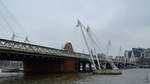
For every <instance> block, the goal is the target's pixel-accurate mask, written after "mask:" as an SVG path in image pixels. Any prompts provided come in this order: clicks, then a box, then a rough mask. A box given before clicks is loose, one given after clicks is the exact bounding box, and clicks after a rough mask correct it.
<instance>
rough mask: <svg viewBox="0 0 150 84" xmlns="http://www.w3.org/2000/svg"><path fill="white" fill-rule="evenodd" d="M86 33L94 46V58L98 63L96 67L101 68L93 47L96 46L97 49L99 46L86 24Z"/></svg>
mask: <svg viewBox="0 0 150 84" xmlns="http://www.w3.org/2000/svg"><path fill="white" fill-rule="evenodd" d="M86 33H87V35H88V36H89V37H90V40H91V41H92V46H93V48H94V53H95V56H96V60H97V63H98V68H99V69H101V65H100V62H99V58H98V53H97V52H96V49H95V47H97V48H98V49H99V47H98V46H97V43H96V42H95V40H94V39H93V37H92V36H91V34H90V27H89V26H87V28H86Z"/></svg>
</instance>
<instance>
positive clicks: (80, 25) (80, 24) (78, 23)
mask: <svg viewBox="0 0 150 84" xmlns="http://www.w3.org/2000/svg"><path fill="white" fill-rule="evenodd" d="M76 27H80V29H81V32H82V36H83V39H84V42H85V45H86V47H87V49H88V52H89V54H90V58H91V61H92V64H93V66H94V69H95V70H96V65H95V62H94V59H93V56H92V53H91V51H90V48H89V45H88V43H87V39H86V37H85V34H84V31H83V28H85V27H84V26H83V25H82V23H81V22H80V21H79V20H78V22H77V25H76Z"/></svg>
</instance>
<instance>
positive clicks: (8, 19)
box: [0, 0, 29, 42]
mask: <svg viewBox="0 0 150 84" xmlns="http://www.w3.org/2000/svg"><path fill="white" fill-rule="evenodd" d="M0 9H1V11H0V17H1V18H2V19H3V21H4V22H5V24H6V25H7V27H8V28H9V30H10V31H11V32H12V33H13V34H12V36H11V40H16V38H25V40H24V42H29V40H28V36H25V37H22V36H20V35H16V32H15V31H14V28H16V27H18V28H22V29H23V30H24V31H25V29H24V28H23V26H22V25H21V24H20V23H19V22H18V20H17V19H16V18H15V16H14V15H13V14H12V13H11V11H9V9H8V8H7V7H6V5H5V4H4V3H3V1H1V0H0ZM10 23H12V24H10ZM25 34H26V35H28V34H27V32H26V31H25Z"/></svg>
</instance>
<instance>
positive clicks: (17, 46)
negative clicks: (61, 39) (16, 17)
mask: <svg viewBox="0 0 150 84" xmlns="http://www.w3.org/2000/svg"><path fill="white" fill-rule="evenodd" d="M2 51H6V52H10V51H11V52H16V53H17V52H19V53H26V54H27V53H29V54H38V55H43V56H57V57H71V58H79V59H89V55H88V54H83V53H77V52H74V53H73V54H69V53H67V51H65V50H62V49H55V48H49V47H44V46H39V45H34V44H29V43H23V42H17V41H11V40H6V39H0V52H2Z"/></svg>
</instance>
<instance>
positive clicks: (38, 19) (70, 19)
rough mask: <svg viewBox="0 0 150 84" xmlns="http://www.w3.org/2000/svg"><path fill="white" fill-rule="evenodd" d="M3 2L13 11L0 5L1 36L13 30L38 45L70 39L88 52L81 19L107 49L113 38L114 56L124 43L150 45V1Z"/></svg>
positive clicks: (59, 44) (59, 43)
mask: <svg viewBox="0 0 150 84" xmlns="http://www.w3.org/2000/svg"><path fill="white" fill-rule="evenodd" d="M1 1H2V2H3V4H4V5H5V6H6V8H8V11H9V12H8V11H7V10H6V9H5V7H3V6H2V4H0V18H1V19H0V38H6V39H9V38H10V37H11V34H12V31H13V32H15V33H16V34H17V35H18V36H19V37H18V38H17V40H22V38H23V37H25V36H26V34H27V35H28V36H29V39H30V40H31V42H32V43H34V44H40V45H44V46H49V47H54V48H61V47H62V46H63V45H64V44H65V43H66V42H68V41H69V42H71V43H72V45H73V48H74V50H75V51H81V52H82V51H83V50H84V51H86V47H85V45H84V42H83V38H82V35H81V31H80V29H79V28H76V27H75V25H76V21H77V19H78V18H79V19H80V20H81V21H82V23H83V24H85V25H89V26H90V27H91V29H92V31H93V32H94V33H95V36H96V37H97V38H98V40H99V41H100V42H101V44H102V45H103V47H104V48H105V47H106V44H107V42H108V40H111V41H112V55H114V56H115V55H118V52H119V47H120V46H121V47H122V49H123V50H125V49H131V48H133V47H144V48H148V47H150V39H149V36H150V33H149V32H150V0H1ZM3 17H5V18H3ZM14 17H15V18H14ZM3 19H6V20H7V21H6V20H3ZM6 22H8V23H9V24H10V25H11V28H10V27H8V24H7V23H6ZM15 24H16V25H15ZM18 24H19V25H21V26H17V25H18Z"/></svg>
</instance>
